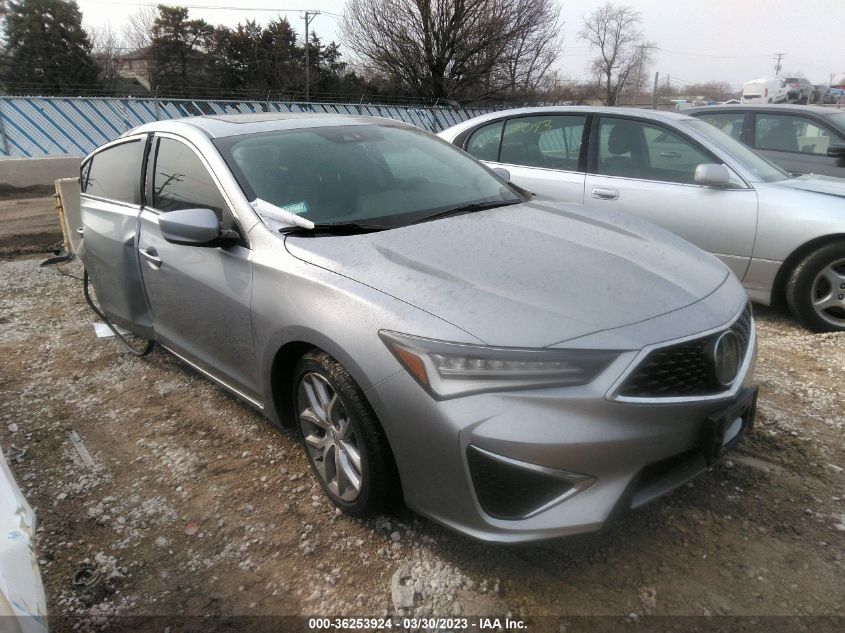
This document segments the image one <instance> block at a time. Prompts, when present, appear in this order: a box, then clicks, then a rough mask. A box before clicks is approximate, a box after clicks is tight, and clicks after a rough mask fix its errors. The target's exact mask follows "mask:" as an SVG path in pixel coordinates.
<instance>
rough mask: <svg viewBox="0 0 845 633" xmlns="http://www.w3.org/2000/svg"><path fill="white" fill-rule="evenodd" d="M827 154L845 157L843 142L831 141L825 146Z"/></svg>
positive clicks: (844, 144)
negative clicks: (828, 145)
mask: <svg viewBox="0 0 845 633" xmlns="http://www.w3.org/2000/svg"><path fill="white" fill-rule="evenodd" d="M827 155H828V156H833V157H834V158H845V143H831V145H830V147H828V148H827Z"/></svg>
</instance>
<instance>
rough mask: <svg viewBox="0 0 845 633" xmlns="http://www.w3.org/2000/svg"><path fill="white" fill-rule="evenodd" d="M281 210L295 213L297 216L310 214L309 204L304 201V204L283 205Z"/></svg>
mask: <svg viewBox="0 0 845 633" xmlns="http://www.w3.org/2000/svg"><path fill="white" fill-rule="evenodd" d="M279 208H280V209H284V210H285V211H287V212H289V213H293V214H295V215H303V214H305V213H308V204H307V203H306V202H305V200H303V201H302V202H291V203H290V204H286V205H283V206H281V207H279Z"/></svg>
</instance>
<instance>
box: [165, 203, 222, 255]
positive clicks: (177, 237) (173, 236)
mask: <svg viewBox="0 0 845 633" xmlns="http://www.w3.org/2000/svg"><path fill="white" fill-rule="evenodd" d="M158 227H159V229H161V235H162V237H164V239H166V240H167V241H168V242H171V243H173V244H182V245H184V246H222V245H223V243H221V240H223V241H230V236H229V235H227V234H228V233H231V232H230V231H221V229H220V220H218V219H217V214H216V213H214V211H212V210H211V209H179V210H178V211H170V212H169V213H163V214H162V215H160V216H159V218H158Z"/></svg>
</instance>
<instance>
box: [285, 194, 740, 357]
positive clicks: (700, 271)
mask: <svg viewBox="0 0 845 633" xmlns="http://www.w3.org/2000/svg"><path fill="white" fill-rule="evenodd" d="M285 245H286V248H287V249H288V251H289V252H290V253H291V254H292V255H294V256H295V257H298V258H300V259H302V260H304V261H306V262H309V263H311V264H314V265H316V266H320V267H322V268H325V269H328V270H330V271H333V272H335V273H337V274H340V275H344V276H346V277H349V278H351V279H354V280H357V281H359V282H361V283H363V284H366V285H368V286H371V287H373V288H376V289H378V290H380V291H382V292H384V293H387V294H389V295H392V296H393V297H396V298H398V299H400V300H402V301H405V302H407V303H409V304H412V305H414V306H417V307H418V308H420V309H422V310H425V311H426V312H429V313H431V314H434V315H436V316H438V317H440V318H442V319H444V320H446V321H448V322H450V323H452V324H453V325H455V326H457V327H459V328H461V329H463V330H464V331H465V332H467V333H469V334H471V335H472V336H473V337H475V338H477V339H479V340H480V341H482V342H484V343H487V344H490V345H499V346H512V347H545V346H548V345H552V344H555V343H559V342H562V341H565V340H568V339H571V338H575V337H579V336H584V335H586V334H590V333H593V332H597V331H600V330H605V329H610V328H618V327H620V326H624V325H627V324H631V323H636V322H640V321H644V320H646V319H650V318H653V317H656V316H658V315H661V314H665V313H667V312H671V311H673V310H679V309H681V308H683V307H686V306H688V305H690V304H692V303H695V302H696V301H699V300H700V299H702V298H703V297H706V296H707V295H709V294H710V293H712V292H713V291H714V290H715V289H716V288H718V287H719V286H720V285H721V284H722V283H723V282H724V281H725V279H726V277H727V275H728V274H729V273H728V270H727V268H725V266H724V265H723V264H722V263H721V262H719V261H718V260H717V259H716V258H714V257H712V256H710V255H708V254H706V253H704V252H702V251H700V250H698V249H697V248H695V247H694V246H692V245H691V244H689V243H687V242H685V241H684V240H681V239H680V238H678V237H675V236H674V235H672V234H670V233H668V232H666V231H664V230H663V229H659V228H657V227H655V226H653V225H651V224H648V223H646V222H643V221H641V220H638V219H636V218H633V217H632V216H630V215H626V214H622V213H619V212H608V211H592V210H591V211H590V213H589V215H588V214H586V213H585V212H583V211H581V210H578V209H574V208H571V207H563V206H561V205H550V204H544V203H538V202H529V203H523V204H519V205H513V206H509V207H502V208H498V209H493V210H488V211H481V212H476V213H469V214H464V215H460V216H454V217H451V218H444V219H440V220H434V221H431V222H423V223H420V224H416V225H411V226H406V227H403V228H398V229H392V230H388V231H382V232H378V233H369V234H363V235H352V236H324V237H307V236H301V235H296V236H293V235H292V236H288V237H287V238H286V239H285ZM410 334H419V335H423V336H424V335H425V334H426V333H425V332H410Z"/></svg>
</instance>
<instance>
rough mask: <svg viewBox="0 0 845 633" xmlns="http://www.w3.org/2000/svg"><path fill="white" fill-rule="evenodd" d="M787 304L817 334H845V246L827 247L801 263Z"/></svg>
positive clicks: (791, 278) (788, 287) (791, 280)
mask: <svg viewBox="0 0 845 633" xmlns="http://www.w3.org/2000/svg"><path fill="white" fill-rule="evenodd" d="M786 301H787V303H788V304H789V309H790V310H791V311H792V314H793V315H795V318H796V319H798V320H799V321H800V322H801V323H802V324H803V325H804V326H805V327H807V328H809V329H811V330H813V331H814V332H838V331H845V243H836V244H828V245H827V246H823V247H821V248H819V249H818V250H815V251H813V252H812V253H810V254H809V255H808V256H807V257H805V258H804V259H803V260H801V261H800V262H799V263H798V265H797V266H796V267H795V268H794V269H793V271H792V274H790V276H789V278H788V279H787V282H786Z"/></svg>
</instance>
